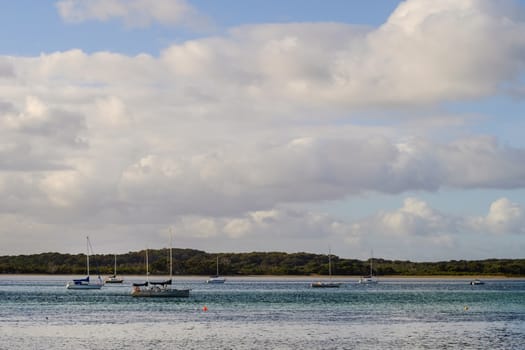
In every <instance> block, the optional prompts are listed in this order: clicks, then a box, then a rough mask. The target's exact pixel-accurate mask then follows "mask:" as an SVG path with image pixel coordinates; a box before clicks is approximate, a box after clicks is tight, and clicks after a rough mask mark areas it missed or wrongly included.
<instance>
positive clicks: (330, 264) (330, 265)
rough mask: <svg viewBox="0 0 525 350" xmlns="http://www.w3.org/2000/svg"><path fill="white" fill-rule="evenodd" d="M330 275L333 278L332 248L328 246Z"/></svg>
mask: <svg viewBox="0 0 525 350" xmlns="http://www.w3.org/2000/svg"><path fill="white" fill-rule="evenodd" d="M328 275H329V276H330V279H332V250H331V249H330V248H328Z"/></svg>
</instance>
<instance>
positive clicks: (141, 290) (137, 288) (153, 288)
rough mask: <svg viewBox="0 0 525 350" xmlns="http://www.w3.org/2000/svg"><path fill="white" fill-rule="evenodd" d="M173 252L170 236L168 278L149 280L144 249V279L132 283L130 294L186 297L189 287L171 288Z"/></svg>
mask: <svg viewBox="0 0 525 350" xmlns="http://www.w3.org/2000/svg"><path fill="white" fill-rule="evenodd" d="M172 256H173V254H172V249H171V237H170V278H169V279H168V280H165V281H155V282H153V281H150V280H149V262H148V250H147V249H146V281H145V282H144V283H133V289H132V290H131V295H132V296H133V297H139V298H188V297H189V296H190V289H176V288H171V283H172V277H173V257H172Z"/></svg>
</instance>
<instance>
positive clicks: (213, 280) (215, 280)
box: [206, 255, 226, 284]
mask: <svg viewBox="0 0 525 350" xmlns="http://www.w3.org/2000/svg"><path fill="white" fill-rule="evenodd" d="M224 282H226V278H224V277H221V276H219V256H218V255H217V273H216V274H215V276H210V278H208V279H207V280H206V283H213V284H220V283H224Z"/></svg>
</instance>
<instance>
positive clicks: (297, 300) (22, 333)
mask: <svg viewBox="0 0 525 350" xmlns="http://www.w3.org/2000/svg"><path fill="white" fill-rule="evenodd" d="M69 279H70V278H68V277H67V276H6V275H0V349H57V348H62V347H69V348H75V349H123V348H127V349H179V348H185V349H300V348H303V349H525V345H524V344H525V280H487V281H486V284H485V285H481V286H471V285H469V284H468V281H469V280H467V279H465V280H457V279H454V280H446V279H441V280H436V279H430V280H426V279H421V280H417V279H383V280H381V281H380V283H379V284H377V285H359V284H357V283H356V282H355V280H350V279H349V280H347V281H345V283H343V285H342V286H341V288H338V289H311V288H310V287H309V283H310V282H312V280H310V279H307V278H304V279H297V278H290V279H285V278H273V279H272V278H231V279H229V280H228V281H227V282H226V283H225V284H224V285H208V284H205V283H204V280H205V279H204V278H180V279H176V286H178V287H181V288H182V287H189V288H191V289H192V292H191V296H190V298H188V299H170V300H161V299H158V300H155V299H135V298H132V297H131V296H130V295H129V293H130V291H131V287H130V284H131V283H132V282H134V281H135V282H136V281H138V279H137V278H130V279H128V280H127V281H126V283H125V284H124V285H114V286H111V285H109V286H105V287H103V288H102V289H101V290H92V291H78V290H77V291H75V290H66V289H65V283H66V282H67V281H68V280H69ZM204 306H206V307H207V311H203V307H204Z"/></svg>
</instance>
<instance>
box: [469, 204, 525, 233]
mask: <svg viewBox="0 0 525 350" xmlns="http://www.w3.org/2000/svg"><path fill="white" fill-rule="evenodd" d="M467 226H468V227H470V228H472V229H473V230H477V231H481V232H490V233H494V234H498V235H503V234H523V233H525V212H524V210H523V207H522V205H521V204H519V203H513V202H511V201H510V200H509V199H507V198H500V199H498V200H496V201H494V202H493V203H492V204H491V205H490V208H489V212H488V214H487V215H486V216H485V217H475V218H470V219H469V220H468V222H467Z"/></svg>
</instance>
